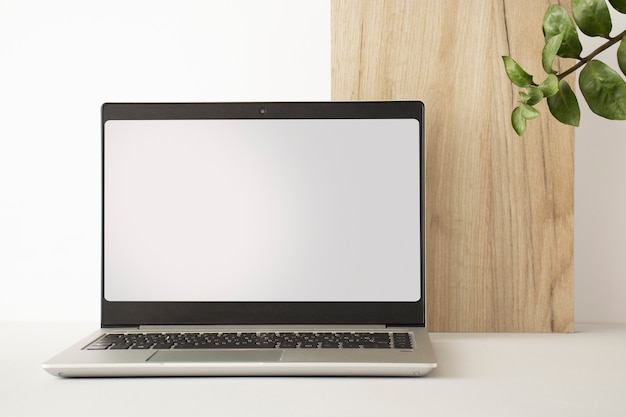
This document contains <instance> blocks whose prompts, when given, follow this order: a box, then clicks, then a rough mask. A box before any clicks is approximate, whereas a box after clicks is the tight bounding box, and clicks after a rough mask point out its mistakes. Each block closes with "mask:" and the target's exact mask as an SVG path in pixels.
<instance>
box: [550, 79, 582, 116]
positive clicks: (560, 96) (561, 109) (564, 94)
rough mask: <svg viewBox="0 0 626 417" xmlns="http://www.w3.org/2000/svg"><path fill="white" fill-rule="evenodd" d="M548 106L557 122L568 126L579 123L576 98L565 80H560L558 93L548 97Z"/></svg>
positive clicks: (578, 109)
mask: <svg viewBox="0 0 626 417" xmlns="http://www.w3.org/2000/svg"><path fill="white" fill-rule="evenodd" d="M548 108H549V109H550V113H552V115H553V116H554V117H555V118H556V119H557V120H558V121H559V122H561V123H565V124H566V125H570V126H578V125H579V124H580V107H579V106H578V100H577V99H576V94H574V92H573V91H572V88H571V87H570V86H569V84H568V83H567V81H564V80H561V81H560V82H559V91H558V93H556V94H555V95H553V96H551V97H548Z"/></svg>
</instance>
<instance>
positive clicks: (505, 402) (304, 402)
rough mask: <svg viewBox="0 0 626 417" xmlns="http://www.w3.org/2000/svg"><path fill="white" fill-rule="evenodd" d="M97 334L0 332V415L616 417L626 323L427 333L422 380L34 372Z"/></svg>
mask: <svg viewBox="0 0 626 417" xmlns="http://www.w3.org/2000/svg"><path fill="white" fill-rule="evenodd" d="M96 328H97V325H96V324H88V323H62V324H59V323H13V322H0V329H1V330H2V333H1V334H2V338H3V340H2V342H3V343H2V349H1V352H2V355H0V371H1V372H2V376H1V377H0V414H1V415H4V416H10V417H18V416H35V417H37V416H51V417H52V416H64V417H71V416H81V417H84V416H87V417H98V416H118V415H119V416H130V415H134V414H137V415H145V416H151V417H156V416H181V415H205V416H230V415H237V416H253V415H260V416H265V415H272V416H289V417H295V416H297V417H304V416H359V417H362V416H384V415H398V416H420V415H422V416H464V417H468V416H481V417H487V416H498V417H504V416H567V417H575V416H602V417H608V416H616V417H617V416H620V417H624V416H626V324H624V325H601V324H578V325H577V326H576V333H574V334H491V333H487V334H486V333H478V334H477V333H474V334H468V333H431V339H432V342H433V347H434V349H435V354H436V355H437V360H438V362H439V368H438V369H436V370H435V371H434V372H433V373H431V374H430V375H429V376H428V377H425V378H223V377H220V378H135V379H62V378H57V377H53V376H51V375H49V374H48V373H46V372H45V371H43V370H42V369H41V362H43V361H44V360H46V359H48V358H49V357H51V356H53V355H55V354H56V353H58V352H59V351H61V350H62V349H64V348H65V347H67V346H69V345H70V344H71V343H73V342H75V341H77V340H79V339H80V338H82V337H84V336H86V335H87V334H88V333H89V332H91V331H92V330H95V329H96ZM36 335H41V336H43V338H41V339H38V338H37V336H36Z"/></svg>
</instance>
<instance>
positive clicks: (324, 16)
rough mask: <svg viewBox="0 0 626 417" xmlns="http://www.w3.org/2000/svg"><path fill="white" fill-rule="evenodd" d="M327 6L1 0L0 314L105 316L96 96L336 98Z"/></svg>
mask: <svg viewBox="0 0 626 417" xmlns="http://www.w3.org/2000/svg"><path fill="white" fill-rule="evenodd" d="M329 45H330V7H329V4H328V2H326V1H319V0H315V1H293V0H271V1H269V0H268V1H257V0H219V1H218V0H215V1H208V0H177V1H158V0H157V1H155V0H113V1H111V0H109V1H105V2H91V1H82V0H55V1H48V0H0V60H1V64H0V320H30V319H34V320H39V319H53V320H54V319H56V320H91V321H94V322H97V321H98V320H99V293H100V289H99V287H100V284H99V275H100V259H99V250H100V240H99V239H100V238H99V235H100V232H99V222H100V215H99V207H100V195H99V192H100V191H99V181H100V171H99V169H100V168H99V164H100V127H99V119H100V114H99V111H100V104H101V103H103V102H105V101H245V100H250V101H254V100H263V101H270V100H274V101H278V100H328V99H330V46H329Z"/></svg>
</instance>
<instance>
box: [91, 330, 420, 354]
mask: <svg viewBox="0 0 626 417" xmlns="http://www.w3.org/2000/svg"><path fill="white" fill-rule="evenodd" d="M86 349H87V350H120V349H121V350H124V349H412V343H411V336H410V334H409V333H402V332H400V333H397V332H388V333H387V332H275V333H273V332H269V333H268V332H258V333H234V332H233V333H227V332H208V333H109V334H105V335H103V336H102V337H100V338H99V339H97V340H95V341H94V342H92V343H91V344H89V345H88V346H87V347H86Z"/></svg>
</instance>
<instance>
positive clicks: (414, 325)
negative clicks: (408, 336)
mask: <svg viewBox="0 0 626 417" xmlns="http://www.w3.org/2000/svg"><path fill="white" fill-rule="evenodd" d="M385 327H386V328H389V327H424V325H423V324H385Z"/></svg>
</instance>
